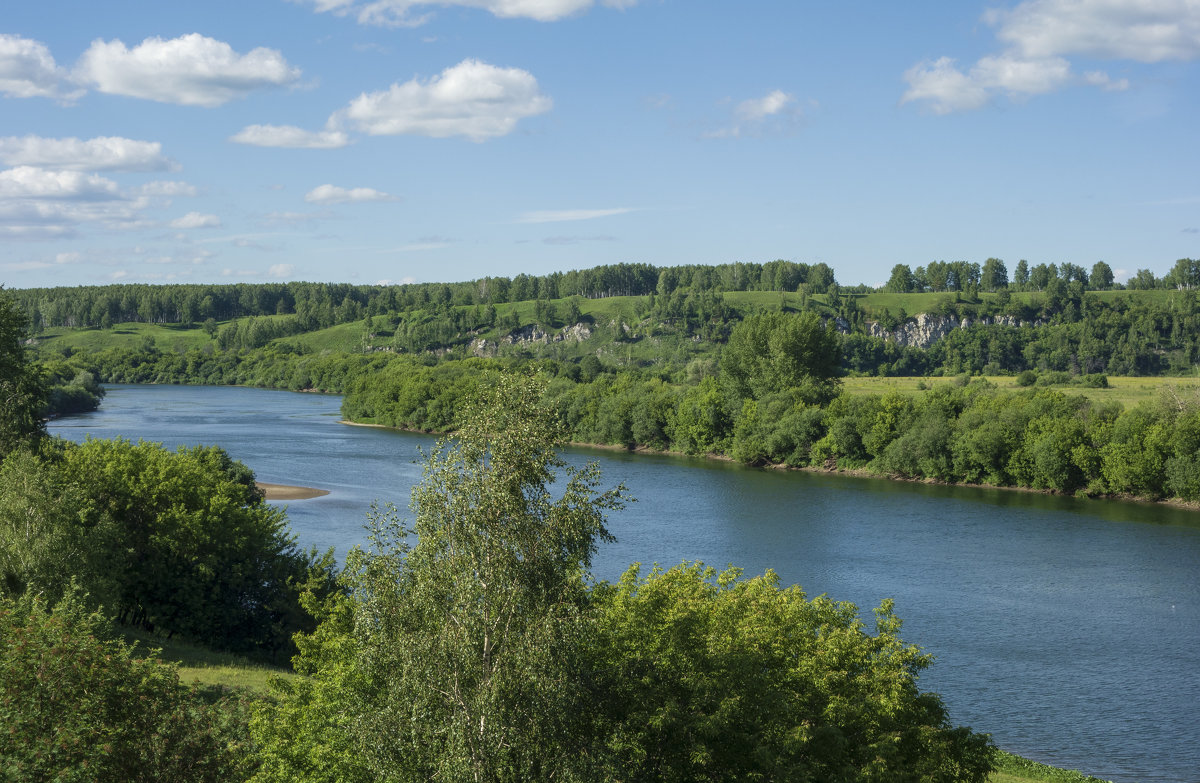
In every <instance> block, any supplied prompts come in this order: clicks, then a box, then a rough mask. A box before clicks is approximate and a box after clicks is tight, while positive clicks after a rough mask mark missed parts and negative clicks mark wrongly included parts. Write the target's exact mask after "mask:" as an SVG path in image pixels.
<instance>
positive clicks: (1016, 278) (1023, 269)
mask: <svg viewBox="0 0 1200 783" xmlns="http://www.w3.org/2000/svg"><path fill="white" fill-rule="evenodd" d="M1028 282H1029V262H1028V261H1026V260H1025V259H1023V258H1022V259H1021V260H1020V261H1018V262H1017V266H1016V267H1015V268H1014V269H1013V283H1015V284H1016V285H1017V287H1019V288H1024V287H1025V285H1026V284H1027V283H1028Z"/></svg>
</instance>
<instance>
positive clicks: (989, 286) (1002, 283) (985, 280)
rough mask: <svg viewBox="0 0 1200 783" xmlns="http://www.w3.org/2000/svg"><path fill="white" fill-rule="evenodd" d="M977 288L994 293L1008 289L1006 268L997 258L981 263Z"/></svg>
mask: <svg viewBox="0 0 1200 783" xmlns="http://www.w3.org/2000/svg"><path fill="white" fill-rule="evenodd" d="M979 287H980V288H982V289H983V290H984V291H995V290H997V289H1000V288H1007V287H1008V267H1006V266H1005V265H1004V262H1003V261H1001V260H1000V259H999V258H989V259H988V260H987V261H984V262H983V270H982V271H981V272H980V273H979Z"/></svg>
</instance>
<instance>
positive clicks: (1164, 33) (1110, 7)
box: [984, 0, 1200, 63]
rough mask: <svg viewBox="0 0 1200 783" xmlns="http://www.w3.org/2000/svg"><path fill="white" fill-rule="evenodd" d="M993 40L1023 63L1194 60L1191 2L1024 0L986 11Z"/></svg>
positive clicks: (1199, 30) (1197, 17) (1198, 24)
mask: <svg viewBox="0 0 1200 783" xmlns="http://www.w3.org/2000/svg"><path fill="white" fill-rule="evenodd" d="M984 18H985V19H986V21H988V22H989V23H990V24H992V25H995V26H997V27H998V28H999V29H998V31H997V33H996V37H997V38H999V39H1000V40H1001V41H1004V42H1006V43H1008V44H1010V45H1012V46H1013V48H1014V49H1016V50H1017V51H1019V52H1021V53H1022V54H1023V55H1024V56H1025V57H1029V58H1046V57H1058V56H1061V55H1072V54H1074V55H1082V56H1085V57H1091V58H1095V59H1100V60H1135V61H1137V62H1143V63H1155V62H1162V61H1164V60H1194V59H1197V58H1200V2H1196V0H1028V2H1024V3H1021V4H1019V5H1017V6H1016V7H1015V8H1013V9H1012V10H993V11H989V12H988V13H987V14H986V15H985V17H984Z"/></svg>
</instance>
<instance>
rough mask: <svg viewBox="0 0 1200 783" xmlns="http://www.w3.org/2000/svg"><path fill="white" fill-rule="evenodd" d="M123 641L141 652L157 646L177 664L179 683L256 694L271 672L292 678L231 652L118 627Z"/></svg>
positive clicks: (284, 672)
mask: <svg viewBox="0 0 1200 783" xmlns="http://www.w3.org/2000/svg"><path fill="white" fill-rule="evenodd" d="M120 630H121V635H122V636H123V637H124V638H125V641H126V642H128V643H130V644H133V643H135V642H136V643H137V647H138V650H140V651H142V652H143V653H145V652H147V651H149V650H155V649H161V650H162V652H161V653H159V657H160V658H161V659H162V660H164V661H170V662H173V663H177V664H179V679H180V680H182V681H183V682H193V681H196V682H199V683H200V684H201V685H219V686H223V687H226V688H247V689H249V690H252V691H257V692H259V693H265V692H266V690H267V679H268V678H269V677H271V676H273V675H277V676H283V677H294V676H295V675H294V674H292V673H291V672H289V671H287V670H286V669H279V668H276V667H273V666H267V665H265V664H260V663H255V662H254V661H251V660H249V659H248V658H245V657H243V656H240V655H234V654H233V653H222V652H215V651H213V650H210V649H208V648H206V647H202V646H200V645H198V644H191V643H188V642H182V641H179V640H177V639H164V638H162V637H161V636H156V635H154V634H151V633H147V632H145V631H141V630H138V629H135V628H121V629H120Z"/></svg>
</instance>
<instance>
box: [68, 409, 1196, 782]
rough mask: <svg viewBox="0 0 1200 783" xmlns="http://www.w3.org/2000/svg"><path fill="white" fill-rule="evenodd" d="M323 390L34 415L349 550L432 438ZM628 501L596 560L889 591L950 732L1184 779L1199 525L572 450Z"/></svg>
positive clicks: (609, 573) (1043, 501) (1106, 504)
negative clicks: (151, 444) (240, 488)
mask: <svg viewBox="0 0 1200 783" xmlns="http://www.w3.org/2000/svg"><path fill="white" fill-rule="evenodd" d="M340 403H341V399H340V398H339V397H333V396H323V395H315V394H297V393H291V392H280V391H265V390H259V389H243V388H227V387H181V386H114V387H110V388H109V394H108V397H106V398H105V400H104V403H103V405H102V406H101V410H100V411H98V412H96V413H92V414H86V415H83V416H77V417H70V418H65V419H61V420H59V421H55V422H52V423H51V426H50V430H51V432H52V433H53V434H55V435H61V436H63V437H65V438H68V439H71V440H82V439H84V438H85V437H86V436H88V435H94V436H96V437H102V438H111V437H118V436H120V437H125V438H129V439H132V440H136V439H139V438H141V439H145V440H152V441H161V442H163V443H164V444H166V445H167V446H169V447H175V446H179V445H196V444H210V443H216V444H219V445H221V446H223V447H224V448H225V449H226V450H227V451H228V452H229V453H230V454H231V455H232V456H233V457H234V458H236V459H240V460H242V461H243V462H245V463H246V464H247V465H249V466H250V467H251V468H252V469H253V470H254V471H255V472H256V474H257V476H258V478H259V480H261V481H267V482H274V483H280V484H298V485H304V486H312V487H317V488H320V489H326V490H329V492H330V494H329V495H326V496H324V497H320V498H315V499H312V500H304V501H293V502H292V503H290V504H289V507H288V516H289V518H290V520H291V524H292V527H293V529H294V530H295V533H296V537H297V539H298V541H299V542H300V544H301V545H303V546H305V547H307V546H310V545H315V546H317V547H320V548H322V549H324V548H327V547H334V548H335V549H336V550H337V552H338V553H339V555H341V554H344V553H345V551H346V550H347V549H349V548H350V547H351V546H353V545H354V544H356V543H360V542H362V541H363V538H364V534H363V528H362V523H363V519H364V517H365V513H366V511H367V509H368V508H369V507H370V505H371V503H372V501H374V500H379V501H382V502H392V503H395V504H396V505H397V506H398V507H399V508H400V509H401V510H402V511H406V510H407V503H408V495H409V491H410V490H411V488H412V485H413V484H414V483H415V482H416V481H419V480H420V475H421V465H420V460H421V454H420V450H421V449H426V450H428V449H429V447H430V446H432V444H433V442H434V441H433V439H432V438H430V437H427V436H422V435H414V434H409V433H398V432H391V431H388V430H381V429H375V428H367V427H352V426H347V425H344V424H340V423H339V418H340V416H339V412H338V409H339V406H340ZM566 457H567V459H568V460H569V461H571V462H574V463H583V462H585V461H588V460H595V461H597V462H599V463H600V466H601V469H602V471H603V474H604V478H605V484H606V486H607V485H611V484H616V483H618V482H624V483H625V484H626V486H627V487H628V488H629V490H630V492H631V494H632V495H633V496H634V497H636V498H637V502H636V503H633V504H631V505H630V506H629V507H628V508H627V509H626V510H624V511H622V512H619V513H616V514H614V515H613V516H612V517H611V518H610V520H609V528H610V530H611V531H612V532H613V534H614V535H616V537H617V539H618V541H617V543H616V544H611V545H606V546H604V547H603V548H602V549H601V551H600V553H599V555H598V556H597V558H596V561H595V563H594V571H595V575H596V577H597V578H598V579H609V580H611V579H615V578H616V577H617V576H619V575H620V573H621V572H622V571H623V570H624V569H625V568H626V567H627V566H628V565H629V564H630V563H633V562H641V563H643V564H645V565H646V566H647V567H649V565H650V564H653V563H656V562H657V563H660V564H663V565H664V566H670V565H674V564H677V563H679V562H680V561H681V560H703V561H704V562H706V563H708V564H710V565H713V566H717V567H724V566H725V565H728V564H734V565H737V566H739V567H741V568H743V569H745V571H746V572H747V573H748V574H756V573H761V572H762V571H763V570H765V569H768V568H771V569H774V570H775V571H776V572H778V573H779V575H780V576H781V577H782V579H783V581H784V582H785V583H797V584H800V585H801V586H802V587H803V588H804V589H805V590H806V591H807V592H808V593H809V595H810V596H811V595H816V594H819V593H827V594H829V596H830V597H832V598H835V599H838V600H847V601H853V602H854V603H856V604H857V605H858V606H859V608H860V609H861V610H863V612H864V615H865V616H867V617H869V614H870V612H869V610H870V609H871V608H872V607H874V606H876V605H878V603H879V602H880V601H881V600H882V599H884V598H894V599H895V601H896V610H897V613H898V614H899V615H900V616H901V617H903V618H905V625H904V632H903V636H904V638H905V639H906V640H908V641H910V642H914V643H916V644H919V645H921V646H922V647H924V648H925V649H926V650H927V651H929V652H932V653H933V654H934V655H935V656H936V662H935V664H934V665H933V667H932V668H931V669H930V670H928V672H927V673H926V674H925V675H924V676H923V677H922V681H921V682H922V687H923V688H924V689H926V690H933V691H937V692H939V693H941V694H942V696H943V698H944V700H945V702H946V704H947V705H948V707H949V710H950V715H951V719H952V720H953V721H954V722H955V723H959V724H967V725H970V726H972V727H973V728H975V729H977V730H982V731H987V732H990V733H992V735H993V737H994V739H995V741H996V743H997V744H998V745H1000V746H1001V747H1003V748H1006V749H1008V750H1012V751H1014V752H1017V753H1020V754H1022V755H1025V756H1028V757H1030V758H1034V759H1037V760H1039V761H1044V762H1046V763H1049V764H1054V765H1056V766H1064V767H1068V768H1075V769H1080V770H1082V771H1085V772H1087V773H1089V774H1093V775H1096V776H1099V777H1103V778H1105V779H1111V780H1114V781H1147V782H1148V781H1166V782H1172V783H1197V781H1200V579H1198V574H1200V513H1195V512H1186V511H1180V510H1174V509H1169V508H1163V507H1158V506H1153V505H1148V504H1135V503H1118V502H1111V501H1086V500H1077V499H1074V498H1059V497H1049V496H1044V495H1036V494H1028V493H1018V492H1008V491H999V490H981V489H973V488H954V487H934V486H927V485H923V484H909V483H899V482H890V481H884V480H875V479H860V478H847V477H840V476H832V475H823V474H809V473H797V472H773V471H763V470H754V469H748V468H743V467H740V466H736V465H731V464H729V463H724V462H715V461H707V460H700V459H684V458H678V457H665V456H654V455H641V454H638V455H633V454H627V453H623V452H613V451H599V450H595V451H593V450H587V449H572V450H570V451H569V452H568V453H567V455H566Z"/></svg>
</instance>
